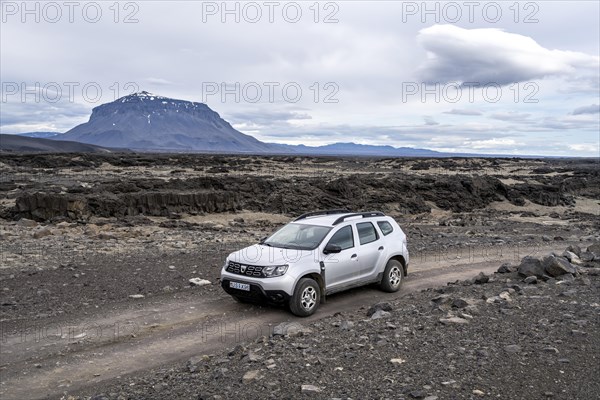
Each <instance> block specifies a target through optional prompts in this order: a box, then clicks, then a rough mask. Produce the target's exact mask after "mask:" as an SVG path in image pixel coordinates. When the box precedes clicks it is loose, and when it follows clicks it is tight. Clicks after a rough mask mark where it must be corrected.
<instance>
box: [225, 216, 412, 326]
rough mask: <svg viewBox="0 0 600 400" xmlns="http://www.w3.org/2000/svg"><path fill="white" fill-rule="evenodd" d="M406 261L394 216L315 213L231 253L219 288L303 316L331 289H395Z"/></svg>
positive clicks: (242, 297)
mask: <svg viewBox="0 0 600 400" xmlns="http://www.w3.org/2000/svg"><path fill="white" fill-rule="evenodd" d="M408 261H409V258H408V250H407V248H406V235H405V234H404V232H403V231H402V229H401V228H400V226H398V224H397V223H396V221H394V219H393V218H391V217H388V216H386V215H384V214H383V213H381V212H361V213H352V212H349V211H347V210H328V211H318V212H312V213H308V214H304V215H301V216H300V217H298V218H296V219H295V220H294V221H292V222H290V223H289V224H287V225H285V226H284V227H282V228H281V229H279V230H278V231H276V232H275V233H273V234H272V235H271V236H270V237H268V238H265V239H263V240H261V241H260V243H258V244H255V245H253V246H250V247H246V248H244V249H241V250H238V251H236V252H233V253H231V254H230V255H229V256H228V257H227V259H226V260H225V264H224V265H223V269H222V271H221V286H222V287H223V289H224V290H225V291H226V292H227V293H229V294H230V295H231V296H233V298H234V299H236V300H238V301H259V300H266V301H268V302H271V303H279V304H282V303H283V304H288V305H289V307H290V310H291V311H292V313H294V314H295V315H298V316H301V317H306V316H309V315H311V314H313V313H314V312H315V310H316V309H317V307H318V306H319V304H320V303H321V302H322V301H324V300H325V296H326V295H328V294H331V293H334V292H339V291H342V290H346V289H349V288H353V287H357V286H363V285H367V284H370V283H379V285H380V287H381V289H382V290H384V291H386V292H395V291H397V290H398V289H400V285H401V284H402V281H403V278H404V277H405V276H406V275H407V273H408Z"/></svg>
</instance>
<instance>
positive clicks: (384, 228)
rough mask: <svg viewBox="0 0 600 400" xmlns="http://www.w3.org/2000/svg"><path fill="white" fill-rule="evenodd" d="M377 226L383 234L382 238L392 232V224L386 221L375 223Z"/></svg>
mask: <svg viewBox="0 0 600 400" xmlns="http://www.w3.org/2000/svg"><path fill="white" fill-rule="evenodd" d="M377 225H378V226H379V229H381V233H383V235H384V236H387V235H389V234H390V233H392V232H393V231H394V228H393V227H392V224H390V223H389V222H387V221H377Z"/></svg>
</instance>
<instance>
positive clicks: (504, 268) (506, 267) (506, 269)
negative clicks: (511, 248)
mask: <svg viewBox="0 0 600 400" xmlns="http://www.w3.org/2000/svg"><path fill="white" fill-rule="evenodd" d="M516 270H517V268H516V267H515V266H513V265H511V263H504V264H502V265H501V266H500V267H499V268H498V271H496V272H497V273H499V274H509V273H511V272H515V271H516Z"/></svg>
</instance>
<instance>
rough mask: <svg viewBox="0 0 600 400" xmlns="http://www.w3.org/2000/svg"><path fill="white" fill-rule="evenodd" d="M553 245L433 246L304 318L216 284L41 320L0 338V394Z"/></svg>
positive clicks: (371, 298) (56, 391)
mask: <svg viewBox="0 0 600 400" xmlns="http://www.w3.org/2000/svg"><path fill="white" fill-rule="evenodd" d="M550 250H551V248H550V247H548V248H539V247H537V246H535V247H532V248H523V249H521V254H514V253H507V254H506V256H505V257H504V258H500V259H494V260H491V261H487V260H482V259H481V258H480V259H479V260H477V259H472V260H470V261H471V262H468V263H461V262H459V261H457V260H451V261H448V260H440V259H439V255H436V254H430V257H429V258H430V261H426V262H422V263H418V264H416V263H415V264H416V265H414V264H413V265H411V266H410V275H409V278H408V279H407V280H406V282H404V286H403V289H402V291H401V292H399V293H396V294H391V295H390V294H386V293H382V292H380V291H379V290H377V289H376V288H373V287H367V288H363V289H356V290H352V291H350V292H347V293H342V294H338V295H334V296H331V297H330V298H329V299H328V301H327V303H326V304H325V305H323V306H322V307H321V308H320V309H319V312H318V313H317V314H316V315H314V316H312V317H311V318H308V319H300V318H295V317H293V316H292V315H291V314H289V313H288V312H286V311H284V310H280V309H276V308H271V307H260V306H252V305H241V304H237V303H235V302H233V301H232V300H231V299H230V298H229V297H228V296H225V295H222V294H220V293H218V292H217V293H215V294H211V295H208V296H205V295H204V293H189V295H186V296H184V297H183V298H180V299H176V300H173V299H169V298H168V297H167V298H163V299H160V300H157V299H154V300H153V301H149V302H146V301H144V300H140V301H139V303H138V304H136V307H135V309H131V308H130V307H129V306H128V305H124V307H117V308H115V309H112V310H110V312H106V310H99V312H98V313H94V314H92V315H81V316H77V317H75V318H72V319H67V320H64V321H62V322H61V323H59V324H55V323H50V325H44V323H43V322H42V323H40V324H37V325H36V327H35V329H29V330H28V334H18V335H10V336H8V337H6V338H5V339H4V341H3V346H2V347H3V352H2V360H3V361H2V363H3V365H4V369H3V373H2V375H3V377H2V387H1V390H0V395H1V396H2V398H3V399H23V398H44V397H47V396H59V395H61V394H62V393H64V392H69V393H74V392H75V393H76V392H77V391H79V390H81V389H83V388H85V387H87V386H96V385H100V384H101V382H103V381H106V380H111V379H114V378H117V377H120V376H122V375H125V374H129V373H135V372H137V371H140V370H144V369H147V368H151V367H156V366H159V365H162V364H167V363H170V362H175V361H180V360H185V359H188V358H190V357H192V356H195V355H201V354H207V353H210V352H213V351H215V350H217V349H220V348H224V347H233V346H235V344H237V343H239V342H244V341H248V340H253V339H256V338H257V337H260V336H269V334H270V333H272V332H271V330H272V327H273V326H275V325H277V324H278V323H280V322H283V321H299V322H302V323H306V322H310V321H314V320H317V319H321V318H324V317H328V316H331V315H333V314H335V313H338V312H344V311H351V310H355V309H358V308H361V307H364V306H365V305H369V304H373V303H376V302H377V301H380V300H386V301H389V300H392V299H394V298H397V297H402V296H405V295H406V294H408V293H412V292H414V291H418V290H422V289H426V288H432V287H438V286H442V285H445V284H446V283H447V282H452V281H455V280H462V279H466V278H469V277H472V276H474V275H476V274H477V273H478V272H479V271H483V272H486V273H492V272H494V271H495V270H496V269H497V268H498V266H499V265H500V264H501V263H502V262H504V261H508V262H515V258H516V257H519V256H524V255H527V254H532V255H535V254H539V253H543V252H547V251H550ZM59 333H60V334H61V336H60V337H59ZM8 365H10V367H8V368H7V366H8ZM36 365H39V367H36Z"/></svg>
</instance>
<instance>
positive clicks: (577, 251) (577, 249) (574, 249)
mask: <svg viewBox="0 0 600 400" xmlns="http://www.w3.org/2000/svg"><path fill="white" fill-rule="evenodd" d="M565 251H569V252H571V253H574V254H575V255H576V256H577V257H580V256H581V247H579V246H577V245H576V244H572V245H569V247H567V248H566V250H565Z"/></svg>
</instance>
